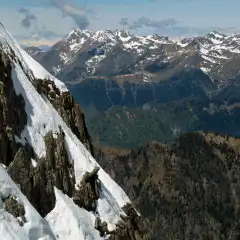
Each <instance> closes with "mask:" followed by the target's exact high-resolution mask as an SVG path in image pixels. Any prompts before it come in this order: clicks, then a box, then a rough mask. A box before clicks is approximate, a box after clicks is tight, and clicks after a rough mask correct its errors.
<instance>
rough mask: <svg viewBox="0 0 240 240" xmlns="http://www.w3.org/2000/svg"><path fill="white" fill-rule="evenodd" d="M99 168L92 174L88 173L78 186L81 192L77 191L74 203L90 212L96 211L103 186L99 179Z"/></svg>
mask: <svg viewBox="0 0 240 240" xmlns="http://www.w3.org/2000/svg"><path fill="white" fill-rule="evenodd" d="M99 169H100V168H99V167H96V168H94V169H93V171H92V172H90V173H89V172H86V173H85V175H84V176H83V178H82V181H81V183H80V184H79V185H78V188H79V190H75V192H74V194H73V201H74V202H75V204H77V205H78V206H79V207H83V208H85V209H86V210H88V211H95V210H96V208H97V202H96V201H97V200H98V199H99V196H100V193H99V191H101V185H100V182H99V179H98V171H99Z"/></svg>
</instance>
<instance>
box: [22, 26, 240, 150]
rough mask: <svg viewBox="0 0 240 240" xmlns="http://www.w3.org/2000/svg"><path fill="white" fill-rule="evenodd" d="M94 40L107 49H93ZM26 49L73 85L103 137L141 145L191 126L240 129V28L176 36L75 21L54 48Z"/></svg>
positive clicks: (92, 129) (167, 138)
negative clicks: (83, 26)
mask: <svg viewBox="0 0 240 240" xmlns="http://www.w3.org/2000/svg"><path fill="white" fill-rule="evenodd" d="M91 47H100V48H101V49H103V50H104V52H105V54H104V55H101V56H91V55H89V54H88V50H89V49H90V48H91ZM26 51H27V52H28V53H29V54H30V55H32V56H33V57H34V58H35V59H36V60H37V61H38V62H40V63H41V64H42V65H43V66H44V67H45V68H46V69H48V71H50V72H51V73H52V74H53V75H55V76H56V77H58V78H59V79H61V80H62V81H64V82H65V83H66V84H67V85H68V87H69V89H70V91H71V92H72V94H73V95H74V97H75V98H76V100H77V101H78V102H79V103H80V104H81V105H82V106H83V108H84V110H85V112H86V119H87V124H88V125H89V126H91V127H89V129H90V133H91V135H92V136H93V138H94V139H95V140H96V141H98V140H99V141H100V142H102V143H106V144H114V145H119V144H124V142H126V143H125V144H124V146H123V147H126V146H131V147H133V146H137V145H138V144H140V145H141V144H142V143H144V142H145V141H150V140H158V141H166V142H169V141H172V140H173V138H175V137H176V136H178V135H179V134H181V133H183V132H187V131H190V130H202V129H203V130H213V131H217V132H224V133H229V134H234V135H237V136H238V135H239V134H240V126H239V123H238V122H239V119H238V115H239V112H238V111H239V110H238V109H239V104H238V102H239V101H240V98H239V96H240V94H239V93H240V91H239V80H240V75H239V72H240V35H238V34H231V35H225V34H222V33H219V32H217V31H212V32H210V33H208V34H206V35H204V36H200V37H191V38H183V39H179V40H176V39H171V38H169V37H165V36H159V35H151V36H141V37H140V36H134V35H133V34H132V33H130V32H129V31H127V30H126V29H123V30H116V31H111V30H101V31H97V32H92V31H88V30H84V31H83V30H79V29H74V30H73V31H71V32H70V33H69V34H68V35H67V36H66V37H65V38H63V39H62V40H61V41H59V42H58V43H56V44H55V45H53V46H52V47H51V48H50V49H49V50H47V51H43V50H40V49H38V48H31V47H28V48H26ZM229 121H231V124H229ZM139 128H141V129H142V130H143V131H142V132H140V130H139ZM156 129H157V130H156ZM110 136H111V137H110ZM133 138H134V139H133ZM123 139H124V141H123Z"/></svg>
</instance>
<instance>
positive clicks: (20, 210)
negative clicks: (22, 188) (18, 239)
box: [2, 196, 26, 226]
mask: <svg viewBox="0 0 240 240" xmlns="http://www.w3.org/2000/svg"><path fill="white" fill-rule="evenodd" d="M2 200H3V203H4V210H5V211H7V212H8V213H10V214H11V215H12V216H14V217H15V218H16V219H18V222H19V225H21V226H22V225H23V224H24V223H25V222H26V218H25V209H24V206H23V205H22V204H20V203H19V202H18V201H17V200H16V198H15V197H13V196H9V197H7V198H3V199H2Z"/></svg>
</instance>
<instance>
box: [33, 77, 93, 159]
mask: <svg viewBox="0 0 240 240" xmlns="http://www.w3.org/2000/svg"><path fill="white" fill-rule="evenodd" d="M34 85H35V88H36V90H37V91H38V92H39V93H40V94H43V95H44V96H46V97H47V99H48V100H49V101H50V102H51V103H52V105H53V106H54V107H55V109H56V110H57V111H58V113H59V114H60V116H61V117H62V118H63V120H64V121H65V123H66V124H67V125H68V127H70V128H71V130H72V132H73V133H74V134H75V135H76V136H77V137H78V139H79V140H80V141H81V142H82V143H83V144H84V145H85V147H86V148H87V149H88V150H89V151H90V153H91V154H92V155H93V152H94V151H93V146H92V142H91V137H90V135H89V133H88V130H87V127H86V123H85V118H84V114H83V111H82V110H81V108H80V106H79V105H78V104H77V103H76V102H75V100H74V99H73V97H72V96H71V94H70V93H69V92H60V91H59V89H58V88H57V87H56V85H55V83H54V82H53V81H51V80H47V79H45V80H41V79H37V80H36V81H35V83H34Z"/></svg>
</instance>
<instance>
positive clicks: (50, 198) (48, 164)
mask: <svg viewBox="0 0 240 240" xmlns="http://www.w3.org/2000/svg"><path fill="white" fill-rule="evenodd" d="M45 142H46V147H47V149H46V151H47V154H46V158H45V159H37V158H36V156H34V155H33V151H32V150H31V149H28V150H27V148H26V147H25V148H20V149H19V151H18V152H17V153H16V155H15V158H14V160H13V161H12V163H11V164H10V165H9V168H8V173H9V175H10V176H11V177H12V179H13V180H14V181H15V182H16V183H18V184H20V186H21V190H22V192H23V193H24V195H25V196H27V198H28V199H29V201H30V202H31V203H32V205H33V206H34V207H35V208H36V209H37V210H38V212H39V213H40V214H41V215H42V216H45V215H46V214H48V213H49V212H50V211H51V210H52V209H53V208H54V206H55V195H54V186H56V187H57V188H58V189H60V190H62V191H63V192H64V193H65V194H67V195H68V196H70V197H71V196H72V193H73V189H74V184H75V180H74V178H73V177H72V178H71V177H70V176H74V175H73V166H71V165H70V164H69V160H68V155H67V152H66V149H65V146H64V135H63V132H62V131H60V134H59V135H58V136H57V138H56V137H55V138H53V135H52V133H49V134H48V135H47V136H46V137H45ZM33 158H35V159H37V160H33Z"/></svg>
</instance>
